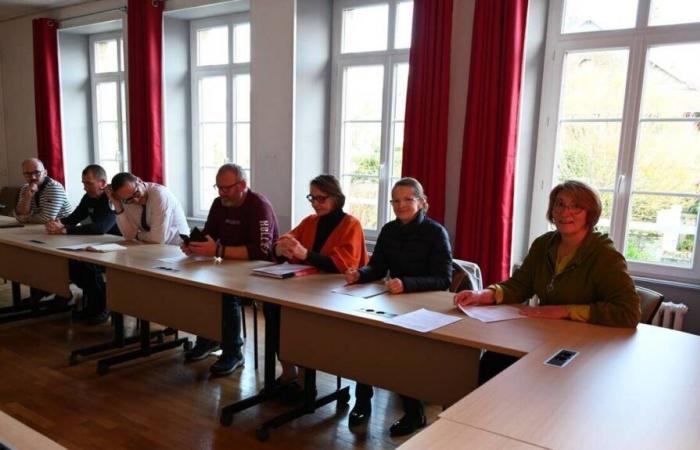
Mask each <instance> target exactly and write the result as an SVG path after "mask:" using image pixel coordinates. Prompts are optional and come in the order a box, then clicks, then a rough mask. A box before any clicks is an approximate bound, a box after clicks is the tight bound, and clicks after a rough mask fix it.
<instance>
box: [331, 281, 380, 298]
mask: <svg viewBox="0 0 700 450" xmlns="http://www.w3.org/2000/svg"><path fill="white" fill-rule="evenodd" d="M388 290H389V289H387V287H386V285H385V284H384V283H381V284H380V283H368V284H350V285H346V286H341V287H338V288H335V289H333V290H332V291H331V292H335V293H336V294H343V295H349V296H351V297H360V298H370V297H374V296H375V295H379V294H383V293H384V292H387V291H388Z"/></svg>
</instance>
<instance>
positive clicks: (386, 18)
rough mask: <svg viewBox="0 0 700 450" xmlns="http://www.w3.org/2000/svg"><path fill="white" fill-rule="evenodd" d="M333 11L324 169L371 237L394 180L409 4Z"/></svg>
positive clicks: (342, 5)
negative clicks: (328, 129)
mask: <svg viewBox="0 0 700 450" xmlns="http://www.w3.org/2000/svg"><path fill="white" fill-rule="evenodd" d="M334 14H335V19H334V27H333V28H334V44H333V48H334V50H333V52H334V54H333V67H334V69H333V71H334V72H333V73H334V79H333V87H332V89H333V97H332V110H333V115H332V121H331V139H332V151H331V170H332V171H333V172H335V173H336V174H337V175H338V177H339V179H340V181H341V183H342V185H343V190H344V192H345V195H346V197H347V209H348V212H350V213H351V214H353V215H354V216H355V217H357V218H358V219H359V220H360V222H361V223H362V226H363V228H364V229H365V233H366V234H367V235H368V236H369V237H376V236H377V234H378V231H379V229H380V228H381V227H382V225H384V224H385V223H386V222H387V221H389V220H390V214H391V210H390V208H389V193H390V189H391V186H392V185H393V183H394V182H395V181H396V180H397V179H398V178H400V177H401V156H402V151H403V122H404V110H405V104H406V85H407V81H408V54H409V47H410V44H411V25H412V20H413V2H411V1H396V0H391V1H383V2H377V1H370V2H367V1H363V2H360V1H350V0H345V1H343V0H340V1H337V2H336V4H335V12H334Z"/></svg>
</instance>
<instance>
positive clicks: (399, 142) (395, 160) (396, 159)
mask: <svg viewBox="0 0 700 450" xmlns="http://www.w3.org/2000/svg"><path fill="white" fill-rule="evenodd" d="M393 143H394V148H393V149H392V156H391V158H392V164H391V176H392V177H400V176H401V164H402V162H403V122H395V123H394V142H393Z"/></svg>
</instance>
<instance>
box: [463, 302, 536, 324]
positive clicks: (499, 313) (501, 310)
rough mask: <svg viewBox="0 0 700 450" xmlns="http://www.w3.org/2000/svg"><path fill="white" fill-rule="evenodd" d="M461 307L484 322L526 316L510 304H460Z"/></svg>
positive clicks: (465, 312) (470, 315)
mask: <svg viewBox="0 0 700 450" xmlns="http://www.w3.org/2000/svg"><path fill="white" fill-rule="evenodd" d="M459 309H461V310H462V311H463V312H464V314H466V315H468V316H469V317H471V318H472V319H476V320H480V321H482V322H499V321H501V320H513V319H524V318H525V316H521V315H520V310H519V309H518V308H516V307H515V306H510V305H493V306H460V307H459Z"/></svg>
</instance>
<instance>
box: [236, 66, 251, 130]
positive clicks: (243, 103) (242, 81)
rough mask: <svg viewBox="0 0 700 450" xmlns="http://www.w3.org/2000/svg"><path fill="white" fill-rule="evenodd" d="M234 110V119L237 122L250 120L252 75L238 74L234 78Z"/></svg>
mask: <svg viewBox="0 0 700 450" xmlns="http://www.w3.org/2000/svg"><path fill="white" fill-rule="evenodd" d="M233 92H234V96H235V98H234V102H235V105H234V108H233V109H234V111H235V112H236V115H235V117H234V119H233V120H235V121H237V122H248V121H250V75H238V76H236V77H235V78H234V79H233Z"/></svg>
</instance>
